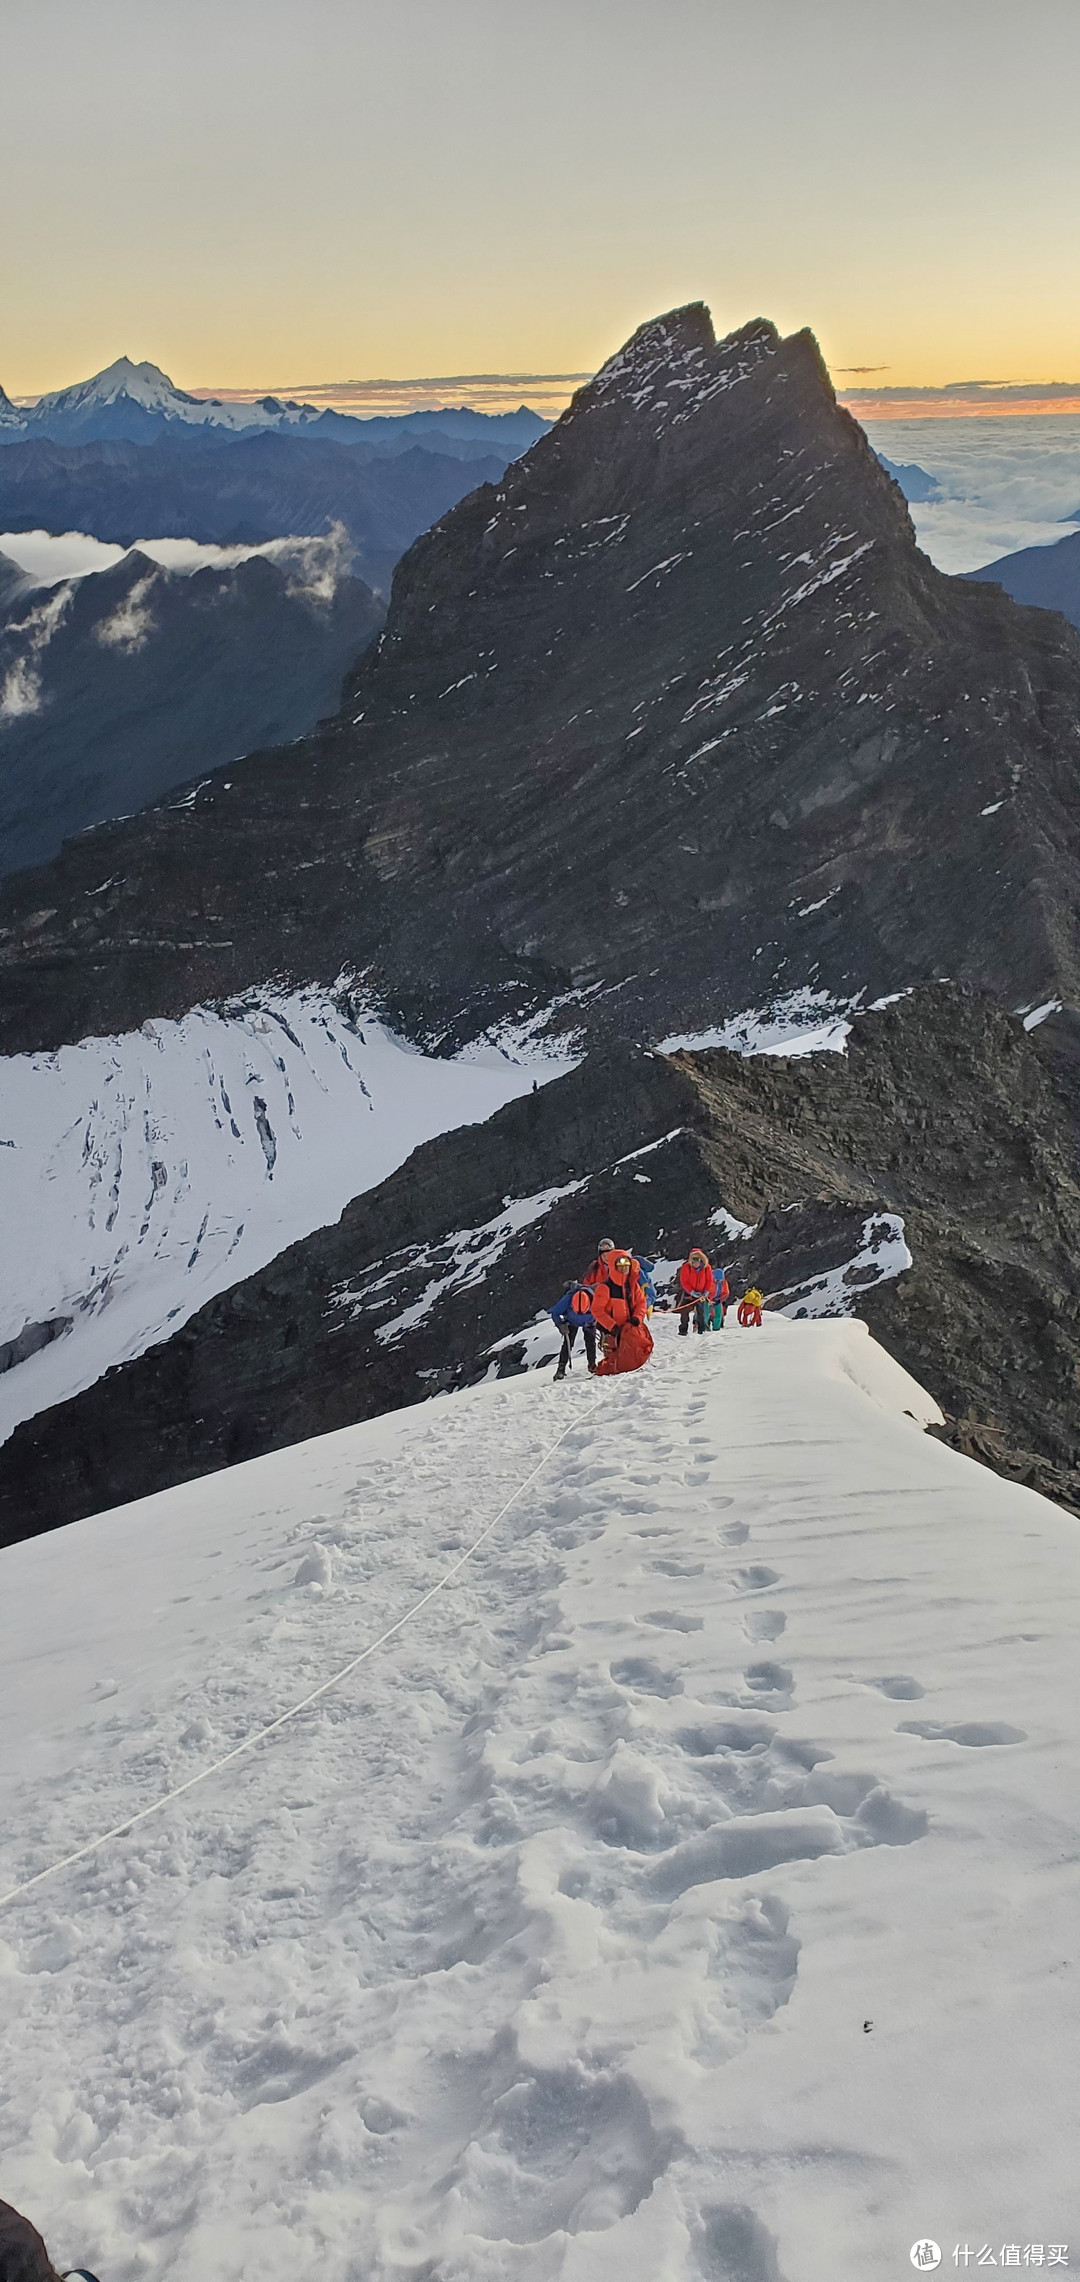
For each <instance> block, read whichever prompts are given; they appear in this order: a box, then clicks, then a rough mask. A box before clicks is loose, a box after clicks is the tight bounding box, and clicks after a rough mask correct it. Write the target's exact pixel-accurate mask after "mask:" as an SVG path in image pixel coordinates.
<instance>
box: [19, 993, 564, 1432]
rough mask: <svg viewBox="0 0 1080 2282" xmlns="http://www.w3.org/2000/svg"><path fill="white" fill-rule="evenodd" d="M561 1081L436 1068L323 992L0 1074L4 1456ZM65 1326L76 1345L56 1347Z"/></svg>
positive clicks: (475, 1064) (202, 1017)
mask: <svg viewBox="0 0 1080 2282" xmlns="http://www.w3.org/2000/svg"><path fill="white" fill-rule="evenodd" d="M567 1066H568V1064H567V1063H565V1062H563V1063H561V1064H560V1063H558V1062H555V1061H549V1062H546V1063H544V1064H537V1063H528V1064H527V1063H526V1062H525V1061H509V1060H506V1059H504V1058H503V1057H502V1056H500V1055H498V1054H496V1053H492V1054H491V1055H490V1057H489V1060H488V1063H484V1062H480V1061H472V1062H469V1063H468V1064H465V1063H461V1062H448V1061H436V1060H433V1059H430V1058H429V1057H426V1056H424V1055H422V1054H417V1053H415V1052H413V1050H412V1049H411V1048H410V1047H408V1046H406V1045H404V1044H403V1043H402V1041H401V1040H400V1039H398V1038H395V1037H394V1036H392V1035H391V1034H390V1033H389V1032H388V1031H386V1030H385V1029H383V1028H382V1026H381V1025H380V1024H379V1023H377V1022H374V1021H368V1020H367V1019H366V1017H361V1018H360V1020H359V1022H358V1024H354V1023H352V1022H351V1021H350V1020H349V1018H348V1016H347V1015H346V1014H345V1013H344V1012H343V1010H342V1007H341V1005H340V1004H338V1003H335V1002H334V1001H332V1000H331V999H329V998H327V997H326V996H325V995H324V994H323V993H321V992H319V991H317V990H308V991H299V992H293V993H290V994H288V995H285V994H274V993H273V992H263V993H261V994H251V995H250V996H249V997H248V998H247V999H245V1000H244V1001H243V1002H242V1003H240V1004H238V1005H236V1006H235V1007H234V1008H232V1009H230V1010H229V1011H228V1012H226V1013H222V1012H221V1011H220V1010H217V1009H213V1008H209V1007H195V1008H194V1009H193V1010H192V1012H191V1013H190V1014H187V1015H185V1016H184V1019H183V1021H182V1022H157V1023H153V1022H149V1023H147V1024H145V1025H144V1027H143V1029H141V1030H139V1031H136V1032H133V1033H131V1034H130V1035H128V1036H125V1037H120V1038H88V1039H84V1040H83V1041H82V1042H81V1044H79V1045H77V1046H65V1047H63V1048H62V1049H61V1050H60V1052H59V1053H56V1054H26V1055H16V1056H12V1057H11V1058H10V1059H8V1060H7V1061H4V1062H2V1063H0V1226H2V1227H3V1230H4V1275H3V1280H2V1285H0V1348H2V1347H3V1345H4V1343H6V1342H9V1341H12V1340H17V1339H19V1338H20V1337H21V1336H22V1335H23V1334H24V1333H27V1327H28V1326H29V1327H31V1329H30V1331H29V1333H28V1335H27V1339H25V1340H24V1346H25V1345H26V1344H30V1345H31V1346H32V1345H33V1343H34V1339H35V1336H36V1333H35V1331H34V1329H33V1327H46V1326H53V1327H55V1328H54V1332H53V1335H52V1336H51V1338H50V1339H49V1343H48V1344H41V1345H40V1346H39V1348H38V1350H37V1351H36V1352H34V1353H32V1354H30V1355H29V1357H28V1359H26V1360H24V1361H20V1362H18V1363H17V1364H16V1365H15V1367H13V1368H8V1369H5V1370H3V1371H0V1439H3V1438H4V1437H6V1435H8V1434H10V1433H11V1431H12V1429H13V1427H15V1426H16V1425H18V1423H19V1422H20V1420H22V1419H24V1418H31V1417H33V1416H35V1415H36V1413H37V1412H38V1411H40V1410H44V1409H46V1408H47V1407H48V1406H49V1405H50V1404H52V1403H56V1402H62V1401H64V1400H66V1399H67V1397H68V1396H69V1395H72V1394H75V1393H77V1392H78V1391H79V1389H80V1388H82V1387H87V1386H90V1385H92V1384H93V1382H94V1380H95V1379H98V1378H100V1376H101V1374H102V1372H103V1371H106V1370H108V1368H109V1367H110V1365H111V1364H113V1363H120V1362H123V1361H124V1360H126V1359H127V1358H128V1357H129V1356H132V1355H138V1354H141V1353H142V1351H143V1349H144V1348H146V1347H148V1346H150V1345H151V1344H152V1343H153V1342H154V1340H156V1339H160V1338H163V1337H165V1336H167V1335H168V1333H169V1332H170V1331H171V1330H175V1329H176V1328H177V1327H178V1326H179V1325H180V1324H182V1323H185V1322H186V1321H187V1319H188V1317H189V1316H190V1315H193V1314H194V1313H195V1311H196V1309H197V1308H200V1307H201V1306H202V1305H203V1303H204V1301H206V1300H207V1299H209V1298H210V1297H211V1296H212V1295H213V1293H215V1292H220V1291H224V1290H225V1289H226V1288H227V1287H228V1286H229V1285H230V1284H234V1283H238V1282H240V1281H241V1280H242V1278H243V1277H244V1276H247V1275H250V1274H251V1273H252V1271H253V1270H254V1269H255V1268H258V1267H262V1266H263V1265H264V1264H265V1263H266V1261H268V1260H270V1259H272V1258H273V1257H274V1255H275V1254H276V1253H278V1252H280V1251H282V1250H283V1249H284V1248H285V1246H286V1245H287V1244H291V1243H294V1242H295V1240H296V1239H297V1238H298V1237H300V1236H307V1235H308V1234H310V1231H311V1230H312V1229H313V1228H320V1227H323V1226H324V1225H325V1224H326V1223H327V1222H328V1221H331V1220H335V1219H336V1218H337V1216H338V1214H339V1212H340V1211H341V1210H342V1208H343V1206H344V1205H345V1204H347V1203H348V1200H349V1198H350V1197H353V1196H356V1195H358V1194H359V1193H360V1192H361V1191H362V1190H364V1189H367V1188H371V1187H373V1186H374V1185H375V1183H376V1182H378V1181H381V1180H383V1179H385V1177H386V1175H387V1174H388V1173H390V1172H392V1171H393V1170H394V1168H395V1167H396V1166H397V1165H400V1164H402V1163H403V1162H404V1159H405V1158H406V1157H407V1156H408V1155H409V1153H410V1151H411V1150H413V1149H415V1148H416V1147H417V1145H418V1143H419V1142H421V1141H427V1140H430V1139H431V1138H432V1136H433V1135H434V1134H436V1133H444V1132H446V1131H448V1130H449V1129H450V1128H451V1127H452V1126H457V1125H467V1124H471V1123H473V1122H475V1121H477V1120H480V1119H482V1118H486V1117H489V1116H490V1115H491V1113H492V1111H493V1110H495V1109H498V1108H499V1107H500V1106H501V1105H502V1103H503V1102H505V1101H509V1100H511V1099H512V1098H513V1096H514V1095H515V1094H519V1093H524V1092H526V1091H527V1090H528V1088H529V1087H530V1086H531V1084H532V1082H533V1077H534V1075H535V1074H537V1073H539V1074H540V1075H541V1076H544V1077H551V1076H553V1075H555V1074H556V1073H557V1072H558V1070H559V1069H560V1068H566V1067H567ZM65 1323H66V1324H67V1326H68V1327H67V1328H66V1329H64V1328H61V1327H62V1326H64V1325H65Z"/></svg>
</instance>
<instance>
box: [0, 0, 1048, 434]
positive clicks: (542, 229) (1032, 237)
mask: <svg viewBox="0 0 1080 2282" xmlns="http://www.w3.org/2000/svg"><path fill="white" fill-rule="evenodd" d="M0 12H2V18H3V56H4V69H3V75H2V80H0V193H2V197H3V211H4V214H5V227H4V230H3V233H2V239H3V242H2V246H0V289H2V290H0V326H2V331H0V382H2V383H3V385H4V386H5V387H6V388H7V390H8V391H9V393H10V394H11V395H13V396H20V395H21V396H27V395H33V394H36V393H38V392H40V391H42V390H44V389H50V388H56V387H60V386H62V385H64V384H65V383H67V382H70V381H73V380H76V379H79V378H83V377H85V376H86V375H87V374H88V373H90V372H92V371H94V370H96V369H97V368H99V367H100V366H102V365H104V364H107V363H109V362H111V361H112V359H113V358H114V357H116V356H117V355H119V354H121V353H125V354H128V355H130V356H132V357H134V358H136V359H139V358H143V357H150V358H153V359H154V361H155V362H157V363H159V364H161V365H163V366H164V367H165V369H166V370H167V371H168V372H169V373H170V374H171V375H172V377H173V379H174V380H176V381H178V382H179V383H180V384H181V385H182V386H184V387H188V388H204V389H208V388H213V387H221V388H231V389H237V390H256V389H265V388H271V387H273V388H290V387H291V388H294V389H302V390H303V391H304V392H305V393H309V394H311V393H315V392H316V389H317V387H318V385H319V384H322V385H323V386H324V387H325V386H328V385H329V384H331V383H335V382H338V383H341V382H346V381H366V380H370V379H375V378H378V377H379V376H390V377H391V378H392V379H395V380H398V379H400V378H401V377H402V376H410V375H421V376H423V375H434V376H444V375H446V376H464V377H465V379H466V380H468V379H470V377H474V376H477V375H501V374H512V375H524V376H526V379H525V380H524V381H523V383H522V385H521V387H520V389H519V390H518V394H519V395H523V396H526V397H527V398H528V399H529V401H534V402H537V403H538V404H539V405H540V407H541V409H545V410H557V409H558V408H559V402H560V401H565V399H566V396H567V395H568V394H569V390H570V387H571V386H572V385H573V383H572V381H569V380H566V381H564V380H563V379H562V378H561V377H560V376H564V375H575V374H580V373H583V372H590V371H592V370H594V369H595V367H596V366H597V364H599V363H600V362H601V361H602V359H603V358H604V356H606V355H607V354H609V353H610V351H611V350H612V349H613V348H614V347H616V346H617V345H618V343H619V341H620V340H621V339H623V338H624V337H625V335H626V334H627V333H629V332H630V331H631V330H632V329H633V327H634V326H635V325H636V324H638V323H640V322H641V320H642V319H643V318H645V317H648V316H650V315H653V314H655V313H656V312H658V311H659V310H662V309H665V308H669V307H671V306H672V305H673V304H674V303H676V302H678V301H680V300H685V299H690V298H694V299H697V298H703V299H705V300H707V301H708V302H709V303H710V305H711V307H712V310H713V315H714V319H715V321H716V324H717V327H718V329H720V330H724V329H726V328H728V327H729V326H731V325H733V324H736V323H738V322H741V321H742V320H743V319H745V318H748V317H752V316H755V315H757V314H759V313H760V314H765V315H768V316H771V317H773V318H774V319H775V321H776V322H777V323H778V324H779V325H780V326H781V327H782V329H784V330H790V329H792V328H794V327H797V326H800V325H803V324H810V325H812V326H813V328H814V330H815V331H816V333H817V335H818V338H819V339H820V341H821V344H822V347H823V349H824V352H825V354H826V357H827V358H828V360H829V363H830V366H831V368H832V370H833V373H834V377H835V379H836V381H837V385H838V387H839V388H841V389H843V390H857V391H858V402H859V404H860V406H862V407H864V408H866V409H868V410H869V408H870V407H871V406H872V405H876V403H877V401H878V399H877V393H876V392H877V391H878V389H879V388H881V387H882V386H885V387H889V388H896V387H908V386H919V385H922V386H927V385H930V386H934V385H940V384H942V383H945V382H949V381H956V380H961V379H964V378H965V377H967V376H968V375H973V376H976V377H978V378H979V379H981V380H992V381H1011V380H1024V381H1029V382H1035V383H1039V382H1044V381H1054V380H1056V381H1059V382H1061V381H1072V382H1075V383H1076V388H1077V394H1076V396H1075V397H1074V398H1073V400H1072V402H1071V403H1070V404H1069V406H1068V408H1069V409H1072V410H1075V409H1077V408H1080V290H1078V286H1080V275H1078V272H1080V159H1078V156H1077V153H1078V150H1080V133H1078V129H1077V115H1078V108H1080V68H1078V67H1080V4H1078V0H1022V4H1019V0H933V4H932V5H931V4H928V0H905V5H904V6H903V7H899V6H897V5H896V4H895V0H889V4H888V5H886V4H882V0H665V4H664V5H663V6H662V7H661V6H658V5H649V6H646V5H643V4H640V0H536V4H535V5H531V6H526V5H523V4H521V0H395V5H394V7H393V8H389V7H387V6H385V5H384V4H383V0H380V4H379V5H378V6H375V5H371V4H369V0H213V4H212V5H210V4H208V0H182V4H181V0H92V4H90V5H87V4H86V0H34V5H33V6H32V7H26V6H24V5H21V4H20V5H16V4H15V0H0ZM856 367H865V368H871V369H868V370H866V371H854V370H852V368H856ZM529 376H540V378H539V380H537V381H536V384H535V385H530V378H529ZM551 376H556V377H555V378H554V379H553V378H552V377H551ZM479 386H480V384H479V383H477V385H476V386H475V387H473V388H472V389H468V388H463V389H462V392H461V393H462V394H463V395H469V396H470V397H471V400H475V401H480V400H481V399H480V395H479V393H478V391H479ZM436 393H438V392H436ZM1029 401H1032V402H1035V401H1037V400H1036V399H1031V400H1029ZM1051 402H1052V408H1054V409H1061V408H1064V407H1063V406H1062V405H1061V403H1060V402H1059V401H1055V400H1051ZM357 408H358V409H359V408H362V406H361V405H359V404H358V405H357ZM369 408H370V409H376V408H380V407H377V406H376V405H375V404H374V403H373V402H372V403H371V404H370V406H369ZM990 408H992V407H988V406H987V405H986V404H985V403H983V404H981V405H980V407H979V409H980V410H982V411H984V412H985V411H986V410H987V409H990ZM1008 408H1009V409H1010V410H1015V409H1017V408H1018V407H1017V406H1016V405H1015V404H1010V405H1009V407H1008ZM1041 408H1043V409H1045V408H1047V407H1046V406H1045V405H1044V406H1042V407H1041ZM890 409H892V410H896V411H903V412H904V413H906V414H908V415H910V414H911V413H912V412H916V411H918V410H919V409H920V407H919V403H918V402H917V401H916V402H914V403H904V404H902V405H891V406H890ZM923 409H926V410H934V409H940V407H935V406H934V405H924V406H923ZM951 409H952V410H953V411H954V412H956V411H961V410H962V409H964V407H963V406H962V405H961V404H960V403H959V402H957V401H955V400H954V402H953V404H952V406H951Z"/></svg>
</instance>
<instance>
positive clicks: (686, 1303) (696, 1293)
mask: <svg viewBox="0 0 1080 2282" xmlns="http://www.w3.org/2000/svg"><path fill="white" fill-rule="evenodd" d="M716 1292H717V1283H716V1277H715V1275H714V1273H713V1270H712V1268H711V1267H710V1265H709V1262H708V1259H707V1258H706V1255H705V1253H704V1252H703V1251H702V1249H701V1246H700V1244H695V1245H694V1248H693V1250H692V1251H691V1252H689V1253H688V1254H687V1256H686V1259H685V1260H684V1261H683V1264H682V1267H681V1268H680V1269H679V1273H678V1275H677V1276H676V1278H675V1305H676V1307H677V1308H678V1310H679V1337H680V1339H685V1337H686V1334H687V1332H688V1331H689V1329H690V1318H691V1316H693V1318H694V1328H695V1330H696V1331H704V1329H705V1326H706V1322H707V1321H708V1315H707V1310H709V1309H711V1307H712V1303H713V1301H714V1299H715V1298H716Z"/></svg>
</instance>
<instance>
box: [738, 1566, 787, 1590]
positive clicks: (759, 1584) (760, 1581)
mask: <svg viewBox="0 0 1080 2282" xmlns="http://www.w3.org/2000/svg"><path fill="white" fill-rule="evenodd" d="M736 1580H737V1582H738V1584H739V1585H740V1586H741V1588H742V1590H743V1592H744V1593H763V1592H764V1591H765V1588H766V1586H767V1585H778V1584H779V1582H780V1578H779V1575H778V1573H777V1571H776V1570H775V1569H768V1568H766V1566H765V1563H764V1562H763V1561H755V1562H753V1563H752V1564H751V1566H750V1568H749V1569H738V1570H736Z"/></svg>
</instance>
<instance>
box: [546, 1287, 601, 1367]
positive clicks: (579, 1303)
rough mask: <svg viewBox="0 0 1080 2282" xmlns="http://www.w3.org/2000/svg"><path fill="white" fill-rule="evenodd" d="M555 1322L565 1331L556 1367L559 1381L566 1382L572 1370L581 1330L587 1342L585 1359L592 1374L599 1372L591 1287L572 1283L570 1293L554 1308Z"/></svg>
mask: <svg viewBox="0 0 1080 2282" xmlns="http://www.w3.org/2000/svg"><path fill="white" fill-rule="evenodd" d="M551 1320H552V1322H553V1323H554V1324H556V1325H557V1327H558V1329H559V1330H560V1331H561V1332H562V1335H563V1343H562V1347H561V1349H560V1351H559V1360H558V1363H557V1365H556V1368H555V1376H556V1378H557V1379H565V1377H566V1374H567V1371H568V1370H569V1369H570V1356H571V1351H572V1349H573V1345H574V1341H575V1339H576V1338H577V1335H578V1332H579V1331H580V1332H581V1334H582V1337H583V1339H584V1341H585V1360H586V1362H587V1364H588V1366H589V1369H590V1371H595V1369H596V1321H595V1318H594V1316H593V1311H592V1292H591V1291H590V1289H589V1286H588V1284H571V1286H570V1289H569V1291H568V1292H564V1293H563V1296H562V1298H561V1299H559V1300H556V1302H555V1305H554V1307H553V1308H552V1309H551Z"/></svg>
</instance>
